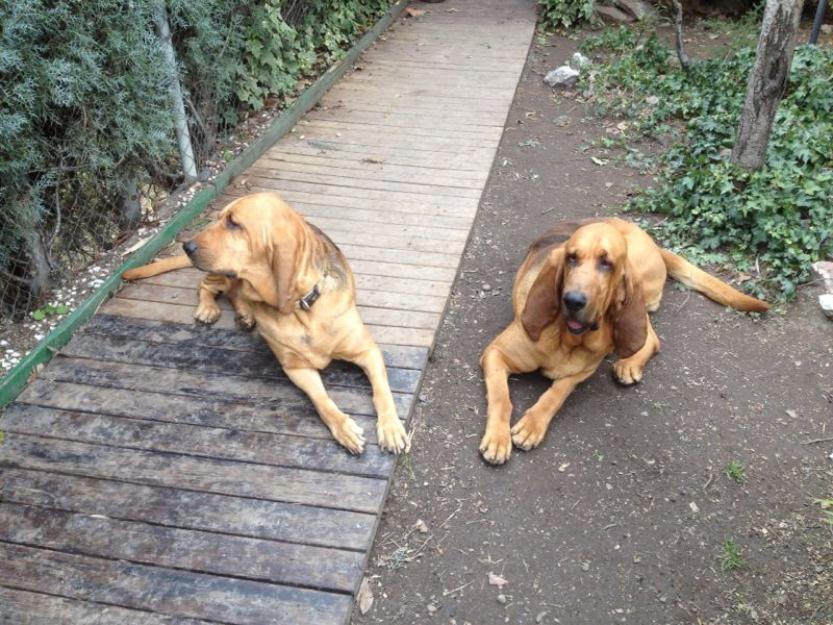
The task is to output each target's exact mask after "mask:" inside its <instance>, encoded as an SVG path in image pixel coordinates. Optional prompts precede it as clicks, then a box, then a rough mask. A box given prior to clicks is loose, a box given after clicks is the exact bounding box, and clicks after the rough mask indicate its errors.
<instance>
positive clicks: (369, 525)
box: [0, 469, 376, 552]
mask: <svg viewBox="0 0 833 625" xmlns="http://www.w3.org/2000/svg"><path fill="white" fill-rule="evenodd" d="M0 500H2V501H7V502H12V503H19V504H26V505H30V506H40V507H43V508H50V509H55V510H63V511H66V512H79V513H86V514H97V515H101V516H105V517H110V518H113V519H121V520H125V521H141V522H145V523H150V524H153V525H163V526H166V527H178V528H184V529H196V530H204V531H207V532H217V533H221V534H230V535H234V536H248V537H251V538H263V539H268V540H278V541H283V542H290V543H297V544H308V545H315V546H319V547H335V548H338V549H350V550H353V551H360V552H363V551H366V550H367V549H368V548H369V547H370V539H371V536H372V534H373V528H374V525H375V523H376V517H375V516H374V515H372V514H363V513H359V512H349V511H346V510H334V509H332V508H316V507H313V506H308V505H301V504H292V503H282V502H275V501H265V500H263V499H251V498H246V497H236V496H230V495H214V494H210V493H200V492H194V491H190V490H183V489H181V488H168V487H160V486H145V485H140V484H134V483H130V482H125V481H123V480H107V479H98V478H88V477H78V476H73V475H57V474H53V473H44V472H42V471H27V470H20V469H4V470H3V479H2V480H0Z"/></svg>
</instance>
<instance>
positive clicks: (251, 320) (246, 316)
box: [234, 312, 255, 330]
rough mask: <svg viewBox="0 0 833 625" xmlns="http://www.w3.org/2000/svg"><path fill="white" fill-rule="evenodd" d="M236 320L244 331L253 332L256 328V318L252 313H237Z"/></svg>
mask: <svg viewBox="0 0 833 625" xmlns="http://www.w3.org/2000/svg"><path fill="white" fill-rule="evenodd" d="M234 320H235V321H236V322H237V325H239V326H240V327H241V328H243V329H244V330H251V329H252V328H254V327H255V316H254V315H253V314H252V313H251V312H242V313H237V316H235V318H234Z"/></svg>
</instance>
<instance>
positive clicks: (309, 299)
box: [298, 284, 321, 310]
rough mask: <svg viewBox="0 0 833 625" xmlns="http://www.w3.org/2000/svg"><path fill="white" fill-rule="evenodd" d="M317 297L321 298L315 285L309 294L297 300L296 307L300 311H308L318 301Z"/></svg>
mask: <svg viewBox="0 0 833 625" xmlns="http://www.w3.org/2000/svg"><path fill="white" fill-rule="evenodd" d="M319 297H321V291H320V290H319V289H318V284H316V285H315V286H314V287H312V289H310V292H309V293H307V294H306V295H304V296H303V297H302V298H301V299H299V300H298V305H299V306H300V307H301V309H302V310H309V309H310V308H312V305H313V304H314V303H315V302H316V301H318V298H319Z"/></svg>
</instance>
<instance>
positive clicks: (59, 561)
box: [0, 543, 350, 625]
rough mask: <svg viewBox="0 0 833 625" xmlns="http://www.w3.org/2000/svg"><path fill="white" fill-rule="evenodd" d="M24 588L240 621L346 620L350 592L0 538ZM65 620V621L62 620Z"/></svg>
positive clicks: (325, 624) (259, 624) (6, 566)
mask: <svg viewBox="0 0 833 625" xmlns="http://www.w3.org/2000/svg"><path fill="white" fill-rule="evenodd" d="M0 579H13V580H15V584H16V585H17V587H18V588H19V589H21V590H28V591H32V592H41V593H52V594H57V595H61V596H64V597H68V598H71V599H80V600H85V601H97V602H101V603H108V604H111V605H120V606H124V607H126V608H131V609H138V610H147V609H148V606H152V607H153V609H154V611H157V612H160V613H162V614H175V615H180V616H183V617H186V618H196V619H208V620H212V621H216V622H220V623H231V624H234V625H264V623H276V624H277V623H280V624H281V625H310V623H315V624H316V625H343V622H344V613H345V611H346V610H348V609H349V606H350V598H349V597H348V596H347V595H342V594H335V593H328V592H321V591H317V590H307V589H302V588H293V587H288V586H279V585H277V584H269V583H264V582H255V581H249V580H242V579H235V578H229V577H218V576H215V575H205V574H202V573H194V572H191V571H179V570H174V569H164V568H159V567H151V566H146V565H141V564H133V563H129V562H122V561H118V560H109V559H102V558H92V557H89V556H82V555H76V554H70V553H63V552H60V551H50V550H44V549H35V548H32V547H26V546H21V545H11V544H8V543H0ZM64 622H65V621H64Z"/></svg>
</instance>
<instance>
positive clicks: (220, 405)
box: [20, 380, 404, 443]
mask: <svg viewBox="0 0 833 625" xmlns="http://www.w3.org/2000/svg"><path fill="white" fill-rule="evenodd" d="M20 402H22V403H25V404H29V405H32V406H43V407H45V408H57V409H63V410H70V411H80V412H90V413H95V414H107V415H114V416H117V417H131V418H135V419H148V420H151V421H160V422H163V423H167V422H169V423H186V424H191V425H203V426H206V427H213V428H227V429H230V430H232V431H236V432H274V433H276V434H287V435H292V436H304V437H307V438H319V439H323V440H330V439H332V436H331V434H330V431H329V430H328V429H327V428H326V427H325V426H324V424H323V422H322V421H321V419H319V418H318V417H317V416H316V415H314V414H312V413H311V412H310V410H309V404H308V403H306V402H304V401H303V400H301V399H299V400H298V401H297V402H292V401H285V400H284V401H281V402H280V404H279V405H277V406H274V407H270V409H269V410H264V409H263V406H262V405H260V404H257V403H242V402H239V401H235V400H224V399H202V398H195V397H189V396H186V397H182V396H179V395H170V394H167V393H155V392H152V391H144V390H137V389H132V390H131V391H130V401H129V402H125V401H124V397H123V396H122V395H120V394H114V393H113V392H112V390H111V389H110V388H107V387H100V386H87V385H84V384H75V383H73V382H56V381H54V380H49V381H47V380H35V381H34V382H33V383H32V384H31V385H30V386H29V387H28V388H27V389H26V391H24V393H23V395H21V397H20ZM342 408H343V406H342ZM345 412H347V414H349V415H350V416H351V417H352V418H353V419H354V420H355V421H356V423H357V424H358V425H359V426H360V427H362V428H363V429H364V432H365V438H366V439H367V440H368V442H370V443H375V442H376V417H375V416H371V415H367V414H359V413H356V412H351V411H349V410H345ZM403 416H404V415H403Z"/></svg>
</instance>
